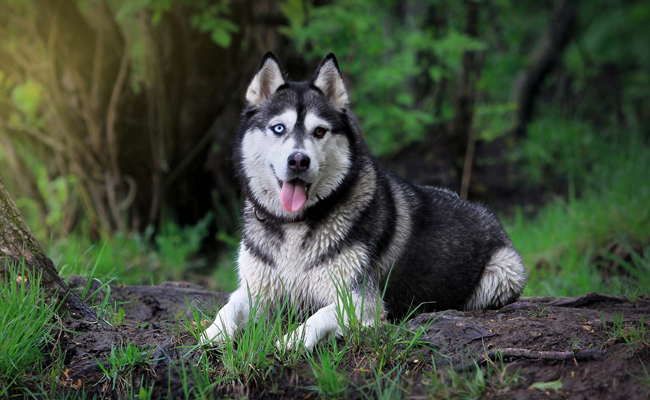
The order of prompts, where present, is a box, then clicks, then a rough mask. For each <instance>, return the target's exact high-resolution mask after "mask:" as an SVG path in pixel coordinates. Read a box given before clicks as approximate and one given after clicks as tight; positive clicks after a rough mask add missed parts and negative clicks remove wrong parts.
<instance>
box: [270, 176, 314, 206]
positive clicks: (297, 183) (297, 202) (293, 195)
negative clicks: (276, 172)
mask: <svg viewBox="0 0 650 400" xmlns="http://www.w3.org/2000/svg"><path fill="white" fill-rule="evenodd" d="M278 184H279V185H280V200H281V201H282V206H283V207H284V209H285V210H287V211H289V212H292V213H293V212H297V211H299V210H300V209H301V208H302V206H304V205H305V202H306V201H307V194H308V192H309V187H310V186H311V183H307V182H305V181H303V180H302V179H292V180H290V181H285V182H283V181H281V180H279V179H278Z"/></svg>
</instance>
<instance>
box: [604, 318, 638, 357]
mask: <svg viewBox="0 0 650 400" xmlns="http://www.w3.org/2000/svg"><path fill="white" fill-rule="evenodd" d="M600 319H601V323H602V324H603V326H604V327H605V330H606V332H607V336H608V337H609V341H611V342H614V343H616V342H623V343H625V344H627V345H630V346H632V347H633V348H634V349H648V348H650V332H647V328H646V325H645V321H644V319H643V318H640V319H639V321H638V322H634V323H627V324H626V323H625V315H624V314H623V313H614V315H613V317H612V323H611V325H610V324H607V322H606V321H605V318H604V316H603V315H602V314H601V317H600Z"/></svg>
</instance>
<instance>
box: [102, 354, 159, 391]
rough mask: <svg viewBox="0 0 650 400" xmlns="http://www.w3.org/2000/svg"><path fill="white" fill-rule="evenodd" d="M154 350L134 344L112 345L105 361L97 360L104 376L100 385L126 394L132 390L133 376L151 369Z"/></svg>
mask: <svg viewBox="0 0 650 400" xmlns="http://www.w3.org/2000/svg"><path fill="white" fill-rule="evenodd" d="M151 356H152V350H151V349H150V348H147V347H142V348H140V347H137V346H135V345H134V344H132V343H126V344H120V345H119V346H116V345H111V351H110V353H109V354H108V357H106V360H105V361H100V360H97V364H98V365H99V368H100V369H101V370H102V372H103V374H104V375H103V376H102V378H101V379H100V381H99V382H98V383H106V384H108V385H110V387H111V390H116V391H117V392H118V393H125V392H126V389H128V388H131V387H132V386H133V385H132V381H133V375H134V374H135V373H136V372H137V371H138V370H142V369H146V368H149V367H150V366H151V363H152V362H153V361H155V360H153V359H152V357H151Z"/></svg>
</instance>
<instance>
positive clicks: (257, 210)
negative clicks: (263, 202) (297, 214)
mask: <svg viewBox="0 0 650 400" xmlns="http://www.w3.org/2000/svg"><path fill="white" fill-rule="evenodd" d="M253 215H255V219H257V220H258V221H260V222H261V223H265V222H268V221H269V220H273V221H277V222H279V223H281V224H293V223H294V222H304V221H305V217H304V216H303V217H302V218H298V219H295V220H292V221H287V220H284V219H282V218H278V217H276V216H274V215H272V214H268V213H266V212H264V211H263V210H261V207H257V206H255V205H253Z"/></svg>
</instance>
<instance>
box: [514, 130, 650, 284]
mask: <svg viewBox="0 0 650 400" xmlns="http://www.w3.org/2000/svg"><path fill="white" fill-rule="evenodd" d="M648 153H649V150H648V148H647V145H645V144H643V143H641V142H640V140H639V139H636V138H635V136H634V135H632V136H631V137H630V139H629V140H628V141H627V142H626V143H623V144H617V145H612V146H611V147H610V148H609V153H608V156H607V157H603V159H602V160H600V161H599V164H598V165H597V166H595V167H594V170H593V171H592V173H591V175H590V176H589V179H587V181H586V183H585V187H584V188H583V189H582V190H581V195H580V196H579V197H578V196H576V195H575V194H572V193H574V191H573V192H571V193H570V196H569V198H568V199H567V200H560V199H558V200H556V201H554V202H552V203H549V204H547V205H546V206H544V207H543V208H542V209H541V210H539V212H538V214H537V215H536V217H535V218H533V219H529V218H526V217H524V215H523V212H518V213H517V215H516V216H515V217H514V218H513V219H512V220H510V221H509V222H506V224H505V225H506V230H507V231H508V233H509V234H510V237H511V239H512V242H513V244H514V246H515V247H516V248H517V249H518V250H519V252H520V253H521V254H522V256H523V257H524V262H525V264H526V266H527V267H528V271H529V279H528V284H527V286H526V289H525V292H524V295H526V296H576V295H580V294H584V293H587V292H592V291H599V292H607V293H611V294H619V295H627V296H635V295H637V294H647V293H648V288H650V207H648V204H650V179H648V171H650V155H649V154H648ZM612 247H618V248H620V249H623V250H624V251H623V254H625V257H620V256H618V255H616V254H613V253H612V252H611V251H610V249H611V248H612ZM612 266H614V267H615V268H612ZM605 278H606V279H605Z"/></svg>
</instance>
